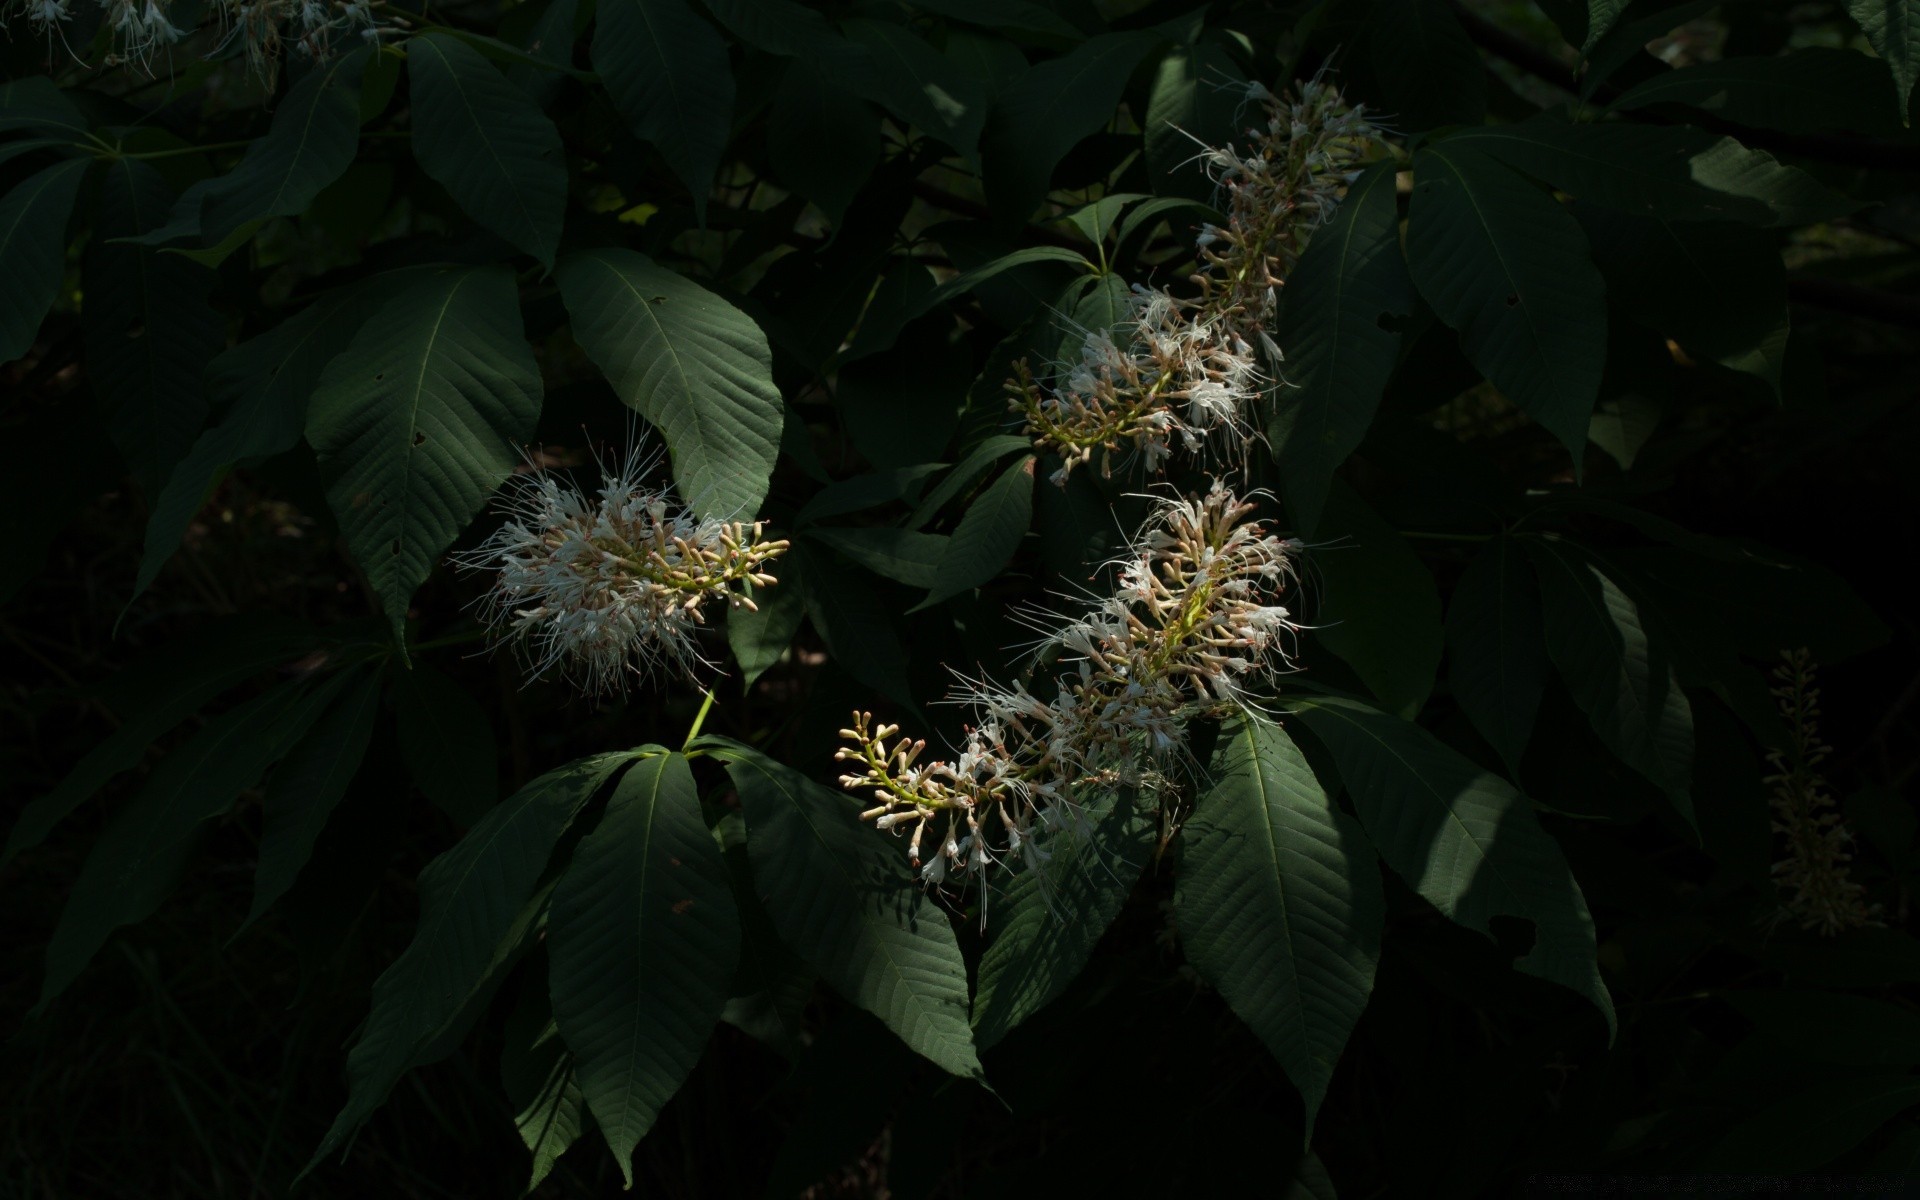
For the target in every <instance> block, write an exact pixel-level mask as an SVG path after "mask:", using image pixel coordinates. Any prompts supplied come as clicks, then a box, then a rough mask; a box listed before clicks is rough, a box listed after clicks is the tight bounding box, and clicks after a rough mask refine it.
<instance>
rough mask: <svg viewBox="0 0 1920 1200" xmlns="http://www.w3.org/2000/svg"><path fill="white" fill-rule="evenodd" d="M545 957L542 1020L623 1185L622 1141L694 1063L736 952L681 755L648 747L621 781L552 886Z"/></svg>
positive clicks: (734, 930) (729, 907)
mask: <svg viewBox="0 0 1920 1200" xmlns="http://www.w3.org/2000/svg"><path fill="white" fill-rule="evenodd" d="M654 749H655V750H656V751H658V748H657V747H655V748H654ZM547 952H548V954H549V955H550V956H551V960H552V973H551V978H552V983H553V1016H554V1020H555V1022H556V1023H558V1025H559V1027H560V1036H561V1037H563V1038H565V1039H566V1042H567V1047H568V1049H570V1050H572V1051H573V1053H574V1058H575V1071H576V1073H577V1075H578V1078H579V1083H580V1091H581V1094H582V1095H583V1096H585V1097H586V1102H587V1108H588V1109H589V1110H590V1111H591V1112H592V1113H593V1116H594V1120H595V1121H596V1122H598V1124H599V1126H600V1131H601V1132H602V1133H603V1134H605V1135H606V1138H607V1144H608V1145H609V1146H610V1147H612V1149H613V1156H614V1159H615V1161H617V1162H618V1163H619V1164H620V1170H621V1173H622V1174H624V1175H625V1176H626V1179H627V1184H628V1186H629V1187H631V1186H632V1184H633V1165H632V1164H633V1149H634V1147H635V1146H636V1145H638V1144H639V1142H640V1139H641V1138H642V1137H644V1136H646V1133H647V1130H649V1129H651V1128H652V1127H653V1122H654V1120H655V1119H656V1118H657V1117H658V1116H659V1115H660V1110H661V1109H662V1108H663V1107H665V1106H666V1103H667V1101H668V1100H670V1099H672V1097H673V1094H674V1092H676V1091H678V1090H679V1088H680V1084H681V1083H682V1082H683V1081H685V1079H686V1077H687V1074H688V1072H690V1071H692V1070H693V1066H694V1064H695V1063H696V1062H698V1061H699V1060H700V1051H701V1050H702V1048H704V1047H705V1045H706V1042H707V1034H708V1033H709V1032H710V1031H711V1030H712V1028H713V1025H714V1023H715V1022H716V1021H718V1020H719V1019H720V1010H721V1008H722V1007H723V1006H724V1005H725V1004H726V1002H727V990H728V985H729V984H731V983H732V981H733V971H734V966H735V964H736V963H737V962H738V960H739V956H740V917H739V914H738V913H737V912H736V911H735V910H734V906H733V894H732V892H731V890H730V889H729V886H728V883H727V875H726V867H725V865H724V864H723V863H722V862H721V861H720V848H719V847H718V846H716V845H714V842H713V837H712V836H711V835H710V834H709V833H708V832H707V826H706V822H705V821H704V820H702V819H701V816H700V793H699V791H698V789H697V788H696V787H695V786H694V782H693V772H692V770H691V769H690V768H689V767H688V765H687V760H686V759H685V758H683V757H682V756H680V755H678V754H668V753H665V752H656V753H654V754H653V755H652V756H651V757H648V758H643V759H642V760H641V761H640V762H639V763H637V764H636V765H635V766H634V767H633V768H632V769H631V770H629V771H628V772H627V773H626V775H625V776H623V777H622V778H621V780H620V784H619V786H618V787H616V788H615V789H614V792H613V798H612V799H611V800H610V801H609V802H608V803H607V812H606V815H605V816H604V817H602V818H601V820H600V824H599V825H598V826H596V827H595V828H594V831H593V832H592V833H590V834H588V835H587V836H586V837H585V838H583V839H582V840H581V842H580V844H579V845H578V846H576V847H575V848H574V851H573V860H572V862H571V863H569V864H568V866H567V870H566V874H564V875H562V876H561V877H560V884H559V886H558V887H556V888H555V889H554V892H553V914H552V917H551V919H550V921H549V925H548V935H547Z"/></svg>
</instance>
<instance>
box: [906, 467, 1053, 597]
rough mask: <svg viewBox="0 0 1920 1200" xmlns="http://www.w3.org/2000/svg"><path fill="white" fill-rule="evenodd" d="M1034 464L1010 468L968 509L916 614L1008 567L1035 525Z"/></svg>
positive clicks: (935, 571) (935, 568) (937, 565)
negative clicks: (1015, 552)
mask: <svg viewBox="0 0 1920 1200" xmlns="http://www.w3.org/2000/svg"><path fill="white" fill-rule="evenodd" d="M1034 461H1035V460H1034V457H1033V456H1032V455H1031V454H1029V455H1027V456H1026V457H1024V458H1022V459H1020V460H1019V461H1018V462H1016V463H1014V464H1013V465H1012V466H1011V467H1008V468H1007V469H1006V471H1004V472H1003V473H1002V474H1001V476H1000V478H998V479H996V480H994V481H993V483H992V485H991V486H989V487H988V488H987V489H986V490H985V491H983V492H981V493H980V495H979V496H978V497H977V498H976V499H975V500H974V502H973V503H972V504H971V505H969V506H968V508H967V513H966V515H965V516H963V517H961V518H960V524H959V525H957V526H955V528H954V531H953V537H952V539H951V540H950V541H949V543H948V545H947V549H946V553H945V554H944V555H943V556H942V557H941V559H940V561H939V562H938V563H937V564H936V565H935V567H934V570H933V584H932V586H931V588H930V589H929V590H928V592H927V598H926V599H925V600H922V601H921V602H920V603H919V604H918V605H916V606H915V608H914V610H913V611H918V610H919V609H922V608H928V607H931V606H933V605H935V604H938V603H940V602H941V601H942V600H947V599H950V598H951V597H954V596H958V595H959V594H960V593H961V592H964V591H967V590H969V589H972V588H976V587H979V586H980V585H981V584H983V583H985V582H987V581H988V580H990V579H992V578H993V577H994V576H996V575H998V574H999V573H1000V571H1001V568H1003V567H1005V566H1006V565H1007V562H1008V560H1010V559H1011V558H1012V557H1013V553H1014V551H1015V550H1017V549H1019V547H1020V539H1022V538H1024V537H1025V536H1026V535H1027V530H1028V529H1029V528H1031V527H1032V524H1033V486H1034V485H1033V465H1034Z"/></svg>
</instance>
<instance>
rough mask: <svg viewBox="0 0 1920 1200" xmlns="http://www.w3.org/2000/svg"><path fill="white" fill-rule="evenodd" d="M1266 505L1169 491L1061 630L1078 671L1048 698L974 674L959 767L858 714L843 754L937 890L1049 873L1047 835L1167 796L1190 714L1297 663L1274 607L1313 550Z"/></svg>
mask: <svg viewBox="0 0 1920 1200" xmlns="http://www.w3.org/2000/svg"><path fill="white" fill-rule="evenodd" d="M1253 510H1254V505H1253V504H1252V503H1251V502H1249V501H1247V500H1243V499H1242V498H1241V497H1239V496H1238V495H1236V494H1235V493H1234V492H1233V491H1232V490H1230V489H1229V488H1227V487H1226V486H1225V485H1223V484H1220V483H1218V482H1216V483H1215V484H1214V486H1213V488H1212V490H1211V491H1209V492H1208V493H1207V494H1206V495H1205V496H1204V497H1198V498H1188V499H1183V500H1162V501H1161V502H1160V505H1159V511H1158V512H1157V513H1156V514H1155V515H1154V518H1153V519H1152V520H1151V521H1150V522H1149V523H1148V525H1147V527H1146V529H1145V531H1144V532H1143V533H1142V534H1141V536H1140V537H1139V538H1138V540H1137V541H1136V542H1135V544H1134V545H1133V547H1132V548H1131V549H1130V550H1129V551H1128V552H1127V554H1126V555H1124V556H1123V557H1121V558H1120V559H1118V560H1116V561H1115V562H1114V563H1112V564H1110V566H1111V567H1112V568H1113V569H1114V571H1115V573H1116V576H1117V583H1116V586H1115V590H1114V591H1113V592H1112V594H1110V595H1108V596H1105V597H1103V598H1102V599H1101V600H1100V602H1099V603H1098V604H1097V605H1095V606H1094V607H1093V608H1091V609H1090V610H1088V611H1086V612H1084V613H1082V614H1081V615H1080V616H1078V617H1075V618H1072V619H1066V620H1065V623H1064V624H1063V625H1062V626H1060V627H1059V628H1056V629H1052V630H1050V631H1049V632H1048V634H1047V637H1046V640H1045V642H1044V643H1043V649H1042V652H1043V655H1044V653H1045V652H1046V651H1047V650H1057V651H1058V654H1059V660H1060V661H1061V663H1062V664H1063V666H1064V667H1065V669H1064V670H1063V671H1062V672H1061V673H1060V675H1059V676H1058V678H1057V679H1056V680H1055V689H1054V693H1053V696H1052V699H1050V700H1042V699H1041V698H1040V697H1038V696H1036V695H1034V694H1033V693H1032V692H1030V691H1028V690H1027V689H1026V687H1024V686H1022V685H1021V684H1018V683H1015V684H1014V685H1012V686H1011V687H1002V686H999V685H997V684H993V683H991V682H985V681H981V682H971V681H969V682H967V683H966V685H965V687H964V688H963V690H962V693H961V695H960V696H959V697H958V699H960V700H961V701H963V702H964V703H966V704H968V705H969V706H970V707H971V708H972V709H973V711H974V714H975V722H976V723H975V724H974V725H973V726H972V727H971V728H970V729H969V730H968V735H967V743H966V746H965V748H964V749H963V750H962V751H961V752H960V754H959V755H958V756H957V757H955V758H954V759H952V760H950V761H949V760H946V759H934V760H931V761H928V760H925V759H924V757H923V756H924V754H925V751H926V742H925V741H924V740H915V739H910V738H898V737H897V735H898V733H899V727H898V726H896V725H879V726H876V725H874V724H873V719H872V716H871V714H868V713H855V714H854V718H853V725H852V727H851V728H848V729H843V730H841V731H840V736H841V737H842V738H844V739H845V740H846V741H847V742H848V743H849V744H848V745H846V746H843V747H842V748H841V749H840V750H839V751H838V752H837V753H836V755H835V757H836V758H838V759H840V760H841V761H844V762H849V763H852V764H853V765H854V767H855V769H856V770H857V771H858V773H857V774H855V773H852V772H850V773H848V774H846V775H843V776H841V784H842V785H843V786H845V787H847V788H849V789H853V790H859V791H868V792H870V793H871V795H872V796H873V797H874V799H876V800H878V801H879V804H878V805H876V806H875V807H873V808H870V809H868V810H867V811H866V812H864V813H863V814H861V815H862V816H863V817H864V818H866V819H868V820H871V821H873V822H874V823H875V824H876V825H877V826H878V827H879V828H881V829H887V830H892V831H895V832H896V833H898V832H905V831H908V830H910V831H911V833H910V835H909V837H908V842H907V854H908V857H909V859H910V860H911V861H912V863H913V865H914V866H915V867H916V868H918V869H919V870H920V873H921V878H922V879H924V880H925V881H926V882H928V883H931V884H938V883H941V882H942V881H944V880H946V879H947V878H948V876H949V875H953V874H957V875H959V876H961V877H962V878H965V877H968V876H977V875H978V874H980V873H981V872H982V871H984V870H985V868H986V867H987V866H988V865H990V864H992V863H996V862H1007V863H1009V864H1018V865H1022V866H1025V867H1028V868H1038V867H1040V866H1042V865H1043V864H1044V863H1045V861H1046V859H1047V857H1048V852H1047V843H1048V842H1049V841H1050V840H1051V838H1052V837H1053V836H1057V835H1059V834H1061V833H1062V832H1063V831H1072V830H1076V829H1079V828H1081V827H1082V826H1083V825H1084V824H1085V821H1086V813H1087V806H1088V804H1089V802H1090V801H1091V800H1093V799H1094V798H1095V797H1096V796H1098V795H1099V794H1101V793H1105V792H1110V791H1112V790H1114V789H1116V788H1142V789H1143V791H1145V792H1148V793H1152V794H1155V795H1160V796H1163V797H1164V795H1165V794H1166V793H1167V792H1168V790H1169V789H1171V788H1172V787H1173V786H1174V785H1173V782H1172V781H1171V780H1170V779H1169V778H1168V777H1167V775H1166V770H1167V768H1168V767H1169V766H1170V765H1171V763H1172V761H1173V760H1174V759H1176V758H1178V757H1179V756H1181V755H1184V754H1185V753H1186V736H1187V734H1186V730H1187V724H1188V722H1190V721H1192V720H1193V719H1195V718H1197V717H1207V716H1224V715H1226V714H1228V713H1231V712H1234V711H1236V710H1239V709H1241V708H1243V707H1245V706H1246V705H1247V703H1248V701H1247V691H1248V686H1247V685H1248V684H1249V683H1250V682H1251V681H1252V680H1253V679H1255V678H1257V677H1259V676H1261V675H1264V674H1269V673H1271V672H1273V671H1274V670H1275V669H1276V668H1278V667H1281V666H1285V665H1287V664H1288V663H1289V661H1290V654H1289V646H1290V643H1291V639H1292V638H1293V636H1294V634H1295V633H1296V632H1297V631H1298V629H1299V626H1297V625H1296V624H1294V622H1293V619H1292V617H1291V615H1290V614H1289V613H1288V611H1287V609H1285V608H1284V607H1282V606H1280V605H1279V604H1278V603H1276V601H1278V600H1279V598H1280V597H1281V596H1282V595H1283V594H1284V593H1285V591H1286V589H1287V587H1288V585H1289V584H1291V583H1293V582H1294V581H1295V578H1296V575H1295V568H1294V556H1295V554H1297V553H1298V552H1299V550H1300V548H1301V547H1300V544H1299V543H1298V542H1296V541H1293V540H1291V539H1283V538H1278V537H1275V536H1273V535H1272V534H1270V533H1268V532H1267V531H1266V530H1265V528H1264V527H1263V526H1261V525H1260V524H1259V523H1257V522H1254V521H1251V520H1249V519H1248V518H1249V517H1250V516H1251V514H1252V513H1253Z"/></svg>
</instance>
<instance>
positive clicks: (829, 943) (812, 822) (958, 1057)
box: [705, 738, 980, 1077]
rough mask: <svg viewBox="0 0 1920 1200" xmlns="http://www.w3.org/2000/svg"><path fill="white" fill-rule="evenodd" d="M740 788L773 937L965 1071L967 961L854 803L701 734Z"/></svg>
mask: <svg viewBox="0 0 1920 1200" xmlns="http://www.w3.org/2000/svg"><path fill="white" fill-rule="evenodd" d="M705 744H707V745H709V746H711V747H712V749H713V752H714V754H715V756H716V757H718V758H721V759H723V760H724V761H725V762H726V764H727V771H728V773H729V774H730V775H731V776H732V777H733V783H734V786H735V787H736V788H738V789H739V792H740V803H741V806H742V808H743V810H744V811H745V812H746V816H747V829H748V834H747V854H748V857H749V858H750V859H751V861H752V863H753V877H754V883H755V885H756V890H757V891H758V892H759V894H760V896H761V897H762V898H763V899H764V901H765V902H766V909H767V912H768V914H769V915H770V916H772V917H773V921H774V925H775V927H776V928H778V929H779V931H780V938H781V940H782V941H784V942H786V944H787V945H789V946H791V947H792V948H793V949H794V951H795V952H797V953H798V954H799V955H800V956H801V957H802V958H804V959H806V960H807V962H808V963H810V964H812V966H813V968H814V969H815V970H817V971H819V972H820V977H821V978H822V979H825V980H826V981H827V983H828V984H830V985H831V986H832V987H833V989H834V990H835V991H837V992H839V993H840V994H841V995H842V996H845V997H846V998H847V999H848V1000H849V1001H851V1002H852V1003H854V1004H856V1005H858V1006H859V1007H861V1008H863V1009H865V1010H867V1011H868V1012H870V1013H872V1014H873V1015H874V1016H876V1017H879V1018H880V1019H881V1020H882V1021H884V1022H885V1023H886V1025H887V1028H889V1029H891V1030H893V1032H894V1033H895V1034H897V1035H899V1037H900V1039H901V1040H902V1041H904V1042H905V1043H906V1044H907V1046H908V1047H909V1048H911V1049H912V1050H913V1051H914V1052H915V1053H917V1054H920V1055H922V1056H923V1057H925V1058H927V1059H928V1060H930V1061H932V1062H933V1063H934V1064H935V1065H936V1066H938V1067H940V1068H941V1069H943V1070H946V1071H950V1072H952V1073H953V1074H955V1075H967V1076H975V1077H977V1076H978V1075H979V1074H980V1060H979V1059H978V1058H977V1057H976V1056H975V1054H974V1045H973V1035H972V1031H971V1030H970V1029H969V1028H968V1025H967V968H966V964H965V963H964V962H963V961H962V960H961V958H960V946H959V944H958V943H957V942H956V941H955V940H954V936H953V927H952V926H951V925H949V924H948V923H947V917H946V914H945V913H943V912H941V911H940V908H939V906H938V905H936V904H935V903H934V902H933V900H932V899H931V898H930V897H929V896H928V895H927V894H926V892H925V891H923V890H922V889H921V886H920V881H919V880H918V879H917V878H915V877H914V874H913V871H912V870H911V869H910V868H909V867H908V865H907V858H906V855H905V854H904V853H903V852H902V849H903V848H902V846H901V845H900V842H899V840H898V839H896V838H891V837H888V836H886V835H885V834H883V833H880V832H879V831H877V830H875V829H874V828H873V827H872V826H870V825H868V824H866V823H865V822H863V821H861V820H860V817H859V803H858V802H857V801H856V800H855V799H854V798H853V797H852V796H849V795H845V794H843V793H840V792H836V791H833V790H831V789H829V788H825V787H822V786H820V785H819V784H817V783H814V782H812V781H811V780H809V779H807V778H805V777H804V776H802V775H800V774H799V773H798V772H796V771H794V770H793V769H792V768H790V767H787V766H783V765H782V764H780V763H777V762H775V761H773V760H772V759H770V758H767V757H766V756H765V755H763V754H760V753H759V752H758V751H755V750H752V749H749V748H748V747H746V746H742V745H740V744H738V743H735V742H725V741H722V740H720V739H715V738H709V739H706V743H705Z"/></svg>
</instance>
